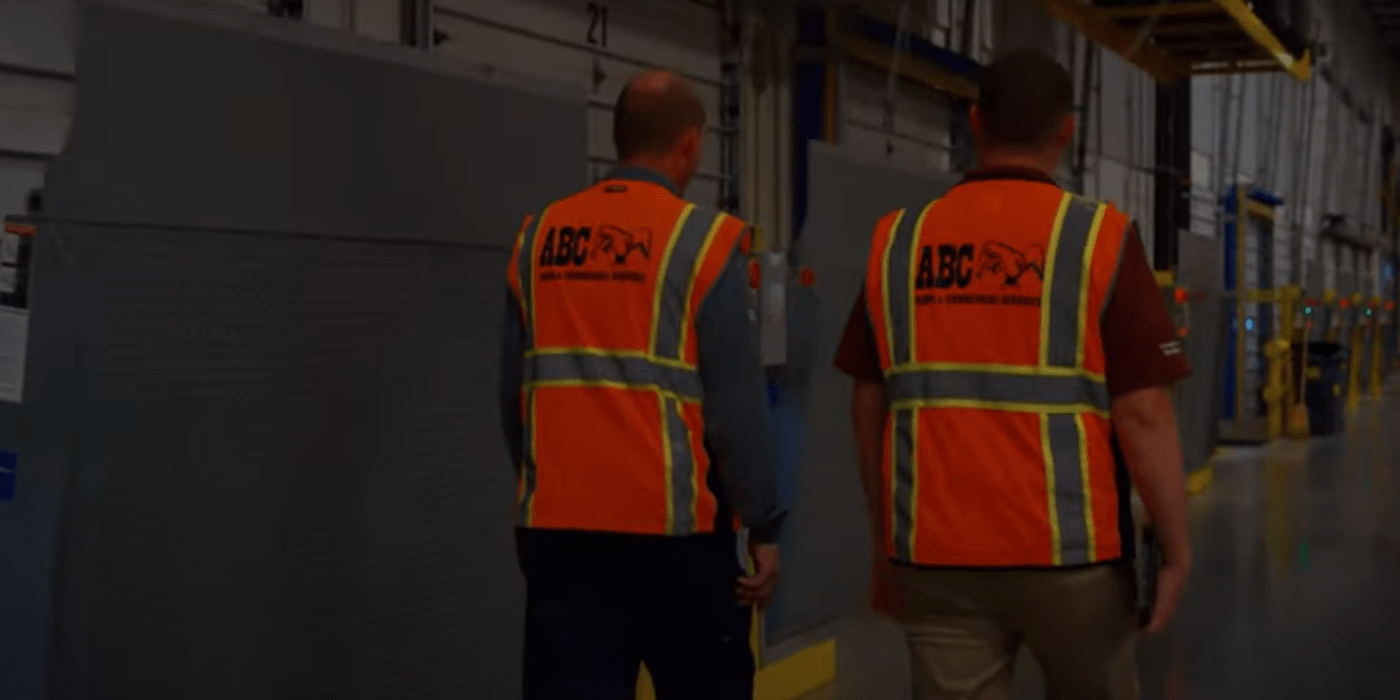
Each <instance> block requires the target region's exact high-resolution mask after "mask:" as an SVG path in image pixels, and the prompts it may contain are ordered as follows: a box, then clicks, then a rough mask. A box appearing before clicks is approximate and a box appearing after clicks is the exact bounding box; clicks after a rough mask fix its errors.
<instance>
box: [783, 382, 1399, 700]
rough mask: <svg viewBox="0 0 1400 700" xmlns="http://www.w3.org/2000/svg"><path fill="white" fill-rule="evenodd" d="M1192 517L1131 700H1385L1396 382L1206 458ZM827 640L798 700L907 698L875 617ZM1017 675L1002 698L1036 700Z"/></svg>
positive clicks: (1392, 579) (1030, 680)
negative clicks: (1160, 626)
mask: <svg viewBox="0 0 1400 700" xmlns="http://www.w3.org/2000/svg"><path fill="white" fill-rule="evenodd" d="M1393 379H1394V378H1393ZM1192 511H1193V512H1192V517H1193V538H1194V542H1195V547H1196V566H1195V570H1194V572H1193V579H1192V582H1191V587H1190V588H1189V589H1188V592H1187V595H1186V598H1185V600H1184V601H1183V604H1182V609H1181V611H1180V613H1179V616H1178V618H1177V621H1176V623H1175V625H1174V626H1173V629H1172V630H1171V632H1170V633H1169V634H1168V635H1166V636H1164V637H1162V638H1159V639H1152V640H1148V641H1147V642H1145V643H1144V644H1143V645H1142V648H1141V650H1140V659H1141V665H1142V680H1143V687H1142V690H1143V693H1142V697H1143V698H1144V700H1157V699H1161V700H1226V699H1230V700H1234V699H1237V698H1241V699H1242V698H1269V699H1270V700H1287V699H1291V698H1299V699H1300V700H1301V699H1303V698H1348V699H1355V700H1366V699H1371V698H1376V699H1382V698H1386V699H1389V698H1397V697H1400V383H1397V382H1396V381H1392V382H1391V383H1390V386H1389V390H1388V392H1387V394H1386V396H1385V397H1384V398H1383V399H1382V400H1381V401H1380V402H1375V403H1372V404H1371V405H1368V406H1365V407H1363V408H1362V410H1361V411H1360V412H1359V413H1357V414H1356V415H1355V416H1353V417H1352V420H1351V424H1350V425H1349V426H1348V430H1347V432H1346V434H1344V435H1338V436H1334V437H1329V438H1319V439H1314V440H1312V441H1310V442H1307V443H1291V442H1286V441H1285V442H1280V443H1278V444H1275V445H1271V446H1268V447H1261V448H1242V449H1236V450H1233V451H1230V452H1226V453H1224V454H1222V455H1221V457H1220V458H1219V459H1218V460H1217V465H1216V470H1215V483H1214V485H1213V486H1212V487H1211V488H1210V489H1209V490H1207V491H1206V492H1205V493H1203V494H1202V495H1201V496H1199V497H1197V498H1196V499H1195V501H1194V502H1193V506H1192ZM840 645H841V646H840V651H839V655H840V659H839V662H838V683H837V685H836V687H834V688H827V689H824V690H822V691H819V692H818V693H816V694H814V695H813V696H812V697H811V700H828V699H830V700H847V699H850V700H855V699H856V698H860V699H861V700H885V699H886V698H888V699H889V700H896V699H898V700H903V699H904V698H905V697H907V693H908V690H907V688H906V681H904V680H903V679H904V678H905V674H906V673H907V667H906V662H905V660H904V658H903V651H902V649H901V648H900V645H899V644H898V638H897V636H896V635H895V633H894V630H893V628H892V627H891V626H889V625H887V624H885V623H883V622H881V621H878V620H874V619H862V620H855V621H851V622H850V623H849V624H847V625H846V626H845V627H844V628H843V630H842V634H841V639H840ZM1022 668H1024V669H1026V670H1027V671H1028V672H1026V673H1023V674H1021V675H1022V678H1021V679H1020V682H1019V685H1020V686H1021V687H1020V692H1019V693H1018V697H1020V698H1039V697H1042V696H1041V695H1040V694H1039V690H1040V681H1039V678H1038V672H1037V671H1036V670H1035V668H1034V664H1033V663H1029V658H1026V659H1024V663H1023V664H1022Z"/></svg>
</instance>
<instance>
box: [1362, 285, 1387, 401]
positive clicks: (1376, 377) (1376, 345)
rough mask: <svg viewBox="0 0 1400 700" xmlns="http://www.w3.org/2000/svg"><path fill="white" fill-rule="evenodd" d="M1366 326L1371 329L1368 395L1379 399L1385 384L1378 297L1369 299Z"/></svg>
mask: <svg viewBox="0 0 1400 700" xmlns="http://www.w3.org/2000/svg"><path fill="white" fill-rule="evenodd" d="M1367 310H1368V314H1367V319H1366V321H1367V325H1368V326H1370V327H1371V367H1370V369H1371V372H1370V375H1371V376H1370V380H1371V381H1370V385H1371V386H1370V387H1369V388H1370V390H1371V391H1370V394H1371V398H1373V399H1379V398H1380V397H1381V388H1382V385H1383V384H1384V383H1385V327H1384V326H1385V322H1384V321H1383V320H1382V319H1383V318H1384V317H1383V316H1382V315H1381V298H1380V296H1374V297H1371V304H1370V306H1368V307H1367Z"/></svg>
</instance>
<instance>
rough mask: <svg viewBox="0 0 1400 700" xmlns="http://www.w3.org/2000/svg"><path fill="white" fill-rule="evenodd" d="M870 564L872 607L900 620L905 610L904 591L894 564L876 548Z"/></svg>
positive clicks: (880, 612) (878, 611) (882, 613)
mask: <svg viewBox="0 0 1400 700" xmlns="http://www.w3.org/2000/svg"><path fill="white" fill-rule="evenodd" d="M876 552H877V553H876V555H875V558H874V560H873V561H872V562H871V566H870V609H871V610H874V611H875V612H877V613H879V614H881V615H886V616H888V617H890V618H893V619H894V620H899V619H900V616H901V615H902V614H903V611H904V592H903V590H902V589H901V588H900V586H899V579H898V577H897V575H896V571H895V567H894V564H891V563H890V560H889V559H886V558H885V557H884V556H883V555H881V554H879V553H878V552H879V550H878V549H877V550H876Z"/></svg>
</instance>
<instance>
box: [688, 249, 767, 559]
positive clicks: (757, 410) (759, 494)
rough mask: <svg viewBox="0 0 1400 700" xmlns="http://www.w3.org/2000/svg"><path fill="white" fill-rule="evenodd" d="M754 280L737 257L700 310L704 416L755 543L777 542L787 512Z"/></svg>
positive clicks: (697, 339)
mask: <svg viewBox="0 0 1400 700" xmlns="http://www.w3.org/2000/svg"><path fill="white" fill-rule="evenodd" d="M747 281H748V270H747V269H746V267H745V265H744V259H743V257H742V256H740V255H739V254H738V253H737V252H735V253H734V254H733V255H731V257H730V259H729V261H728V262H727V263H726V264H725V267H724V270H723V271H722V272H720V275H719V277H718V278H717V279H716V280H715V283H714V287H712V288H711V290H710V293H709V295H708V296H707V297H706V298H705V300H704V302H703V303H702V304H701V306H700V311H699V314H698V317H697V319H696V328H695V342H696V345H697V350H698V353H699V356H698V360H699V368H700V382H701V385H702V386H703V388H704V391H705V401H704V404H703V407H702V412H703V415H704V418H705V428H706V433H707V437H708V438H709V444H710V446H711V448H712V449H713V451H714V458H715V459H714V462H715V464H717V465H718V468H719V469H720V478H721V480H722V481H723V483H724V485H725V488H726V490H727V491H728V492H729V496H730V497H731V499H732V500H733V502H734V505H735V509H736V510H737V511H738V513H739V519H740V521H741V522H742V523H743V524H744V526H745V527H747V528H748V529H749V537H750V539H751V540H752V541H753V542H756V543H759V544H773V543H776V542H777V541H778V536H779V531H780V529H781V526H782V522H783V517H784V515H785V513H784V512H783V511H782V510H781V509H780V508H779V505H778V477H777V462H778V455H777V447H776V445H775V443H774V440H773V430H772V426H771V420H770V418H769V415H768V382H767V378H766V377H765V376H764V372H763V367H762V366H761V361H760V359H759V354H758V328H757V326H756V325H755V319H754V317H753V315H752V311H751V310H750V308H749V303H748V293H749V288H748V284H747Z"/></svg>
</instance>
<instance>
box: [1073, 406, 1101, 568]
mask: <svg viewBox="0 0 1400 700" xmlns="http://www.w3.org/2000/svg"><path fill="white" fill-rule="evenodd" d="M1074 427H1075V429H1076V430H1078V431H1079V483H1080V485H1081V486H1082V487H1083V489H1084V534H1085V535H1086V536H1087V542H1086V545H1085V546H1086V548H1087V551H1086V552H1085V555H1086V556H1087V558H1088V560H1089V561H1095V560H1096V559H1097V555H1096V552H1097V551H1098V549H1097V547H1096V543H1095V535H1096V533H1095V532H1094V490H1093V489H1092V488H1090V483H1089V441H1088V436H1087V435H1086V434H1085V431H1084V416H1083V415H1082V414H1080V415H1076V416H1075V417H1074Z"/></svg>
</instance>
